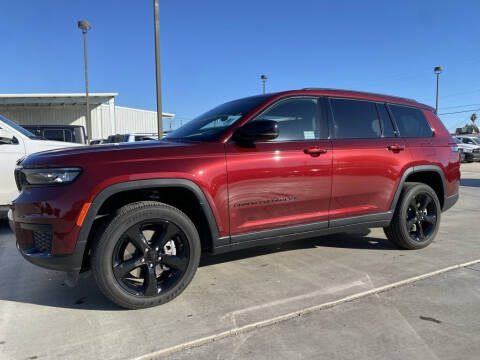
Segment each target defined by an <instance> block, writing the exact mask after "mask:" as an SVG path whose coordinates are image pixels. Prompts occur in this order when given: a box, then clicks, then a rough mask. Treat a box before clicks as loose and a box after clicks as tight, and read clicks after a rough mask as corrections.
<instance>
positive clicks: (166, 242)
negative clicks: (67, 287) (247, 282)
mask: <svg viewBox="0 0 480 360" xmlns="http://www.w3.org/2000/svg"><path fill="white" fill-rule="evenodd" d="M97 239H98V240H97V241H96V243H95V244H94V247H93V253H92V259H91V265H92V272H93V276H94V278H95V281H96V283H97V285H98V287H99V288H100V290H101V291H102V293H103V294H104V295H105V296H106V297H107V298H109V299H110V300H111V301H113V302H114V303H116V304H117V305H119V306H121V307H124V308H127V309H141V308H147V307H152V306H157V305H160V304H164V303H166V302H168V301H170V300H172V299H174V298H175V297H177V296H178V295H179V294H181V293H182V291H183V290H185V288H186V287H187V285H188V284H189V283H190V281H191V280H192V278H193V276H194V275H195V272H196V270H197V267H198V263H199V261H200V254H201V245H200V239H199V236H198V232H197V229H196V228H195V225H194V224H193V223H192V221H191V220H190V219H189V218H188V216H187V215H185V214H184V213H183V212H181V211H180V210H178V209H177V208H174V207H172V206H170V205H166V204H163V203H160V202H155V201H141V202H136V203H132V204H128V205H126V206H124V207H122V208H120V209H119V210H118V211H117V212H116V213H115V215H114V216H113V217H112V219H111V220H110V222H109V223H107V224H106V225H105V227H104V229H103V230H102V231H101V232H100V233H99V234H98V238H97Z"/></svg>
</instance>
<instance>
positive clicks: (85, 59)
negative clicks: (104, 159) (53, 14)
mask: <svg viewBox="0 0 480 360" xmlns="http://www.w3.org/2000/svg"><path fill="white" fill-rule="evenodd" d="M78 28H79V29H80V30H82V34H83V62H84V64H85V100H86V101H85V104H86V109H85V110H86V113H85V121H86V123H87V135H88V136H87V138H89V139H90V140H92V124H91V123H90V106H89V104H88V56H87V31H88V30H90V29H91V28H92V26H91V25H90V23H89V22H88V21H85V20H80V21H79V22H78Z"/></svg>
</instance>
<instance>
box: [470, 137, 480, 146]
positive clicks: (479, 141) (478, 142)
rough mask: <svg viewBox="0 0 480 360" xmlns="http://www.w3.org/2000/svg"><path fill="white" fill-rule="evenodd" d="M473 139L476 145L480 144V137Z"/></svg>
mask: <svg viewBox="0 0 480 360" xmlns="http://www.w3.org/2000/svg"><path fill="white" fill-rule="evenodd" d="M471 139H472V140H473V142H474V143H475V145H480V139H477V138H471Z"/></svg>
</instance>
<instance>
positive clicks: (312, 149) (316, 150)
mask: <svg viewBox="0 0 480 360" xmlns="http://www.w3.org/2000/svg"><path fill="white" fill-rule="evenodd" d="M303 152H304V153H305V154H308V155H311V156H319V155H320V154H325V153H326V152H327V149H323V148H321V147H319V146H312V147H309V148H308V149H305V150H303Z"/></svg>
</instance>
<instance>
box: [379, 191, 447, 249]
mask: <svg viewBox="0 0 480 360" xmlns="http://www.w3.org/2000/svg"><path fill="white" fill-rule="evenodd" d="M440 217H441V206H440V201H439V200H438V196H437V193H436V192H435V191H434V190H433V189H432V188H431V187H430V186H428V185H427V184H424V183H416V182H408V183H405V186H404V187H403V190H402V194H401V196H400V199H399V200H398V203H397V206H396V208H395V212H394V213H393V217H392V220H391V223H390V225H389V226H387V227H384V228H383V230H384V232H385V235H387V238H388V240H390V241H392V242H393V243H394V244H395V245H397V246H398V247H399V248H401V249H406V250H416V249H422V248H424V247H426V246H428V245H429V244H430V243H431V242H432V241H433V240H434V239H435V236H436V235H437V233H438V228H439V226H440Z"/></svg>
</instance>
